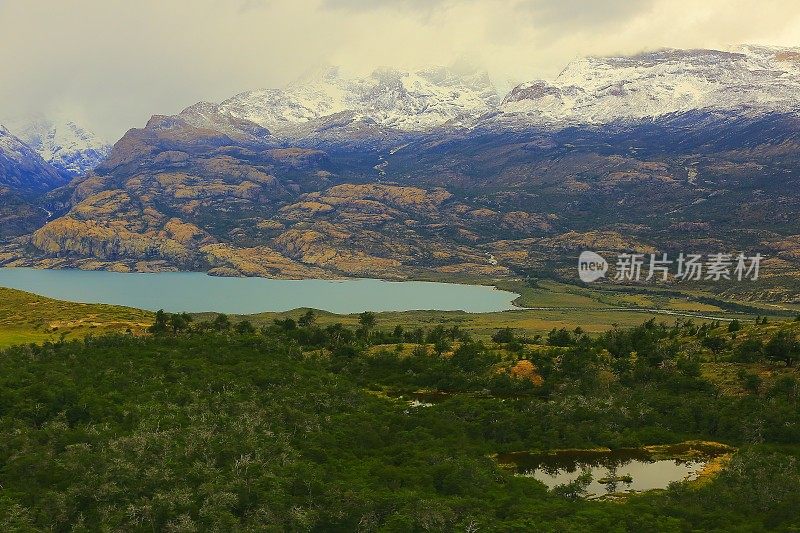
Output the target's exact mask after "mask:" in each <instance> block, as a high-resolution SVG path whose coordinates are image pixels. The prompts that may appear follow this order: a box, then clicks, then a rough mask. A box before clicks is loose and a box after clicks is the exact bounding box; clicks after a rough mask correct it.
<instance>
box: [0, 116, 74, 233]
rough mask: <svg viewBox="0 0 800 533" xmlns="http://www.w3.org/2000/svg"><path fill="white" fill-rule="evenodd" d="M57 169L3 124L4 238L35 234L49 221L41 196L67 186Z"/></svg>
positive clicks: (0, 185)
mask: <svg viewBox="0 0 800 533" xmlns="http://www.w3.org/2000/svg"><path fill="white" fill-rule="evenodd" d="M66 181H67V180H66V179H65V178H64V177H63V176H61V175H60V174H59V173H58V172H57V171H56V169H55V168H53V167H52V166H51V165H50V164H48V163H47V162H46V161H44V160H43V159H42V158H41V157H40V156H39V154H37V153H36V152H35V151H34V150H33V149H32V148H31V147H29V146H28V145H26V144H25V143H24V142H22V141H21V140H20V139H18V138H17V137H15V136H14V135H13V134H11V132H9V131H8V130H7V129H6V128H5V127H4V126H2V125H0V238H3V237H6V238H7V237H10V236H16V235H19V234H24V233H27V232H30V231H33V230H34V229H36V228H37V227H38V226H40V225H42V224H44V223H45V221H46V220H47V212H46V211H45V210H44V209H42V208H40V207H38V205H37V204H38V202H37V201H36V200H35V199H36V197H37V196H39V195H41V194H43V193H45V192H47V191H49V190H51V189H53V188H55V187H58V186H60V185H63V184H64V183H66Z"/></svg>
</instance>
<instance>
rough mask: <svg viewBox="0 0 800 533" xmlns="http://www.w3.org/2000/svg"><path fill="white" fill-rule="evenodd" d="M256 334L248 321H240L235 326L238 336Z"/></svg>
mask: <svg viewBox="0 0 800 533" xmlns="http://www.w3.org/2000/svg"><path fill="white" fill-rule="evenodd" d="M255 332H256V328H255V327H253V324H251V323H250V321H249V320H242V321H241V322H238V323H237V324H236V333H238V334H239V335H251V334H253V333H255Z"/></svg>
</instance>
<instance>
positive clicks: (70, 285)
mask: <svg viewBox="0 0 800 533" xmlns="http://www.w3.org/2000/svg"><path fill="white" fill-rule="evenodd" d="M0 287H9V288H12V289H20V290H23V291H28V292H32V293H35V294H39V295H42V296H48V297H50V298H56V299H58V300H66V301H70V302H85V303H107V304H116V305H126V306H129V307H137V308H140V309H149V310H153V311H156V310H158V309H164V310H165V311H169V312H181V311H186V312H190V313H196V312H203V311H217V312H220V313H232V314H249V313H259V312H263V311H288V310H290V309H296V308H298V307H312V308H314V309H322V310H325V311H330V312H333V313H360V312H362V311H412V310H437V311H457V310H460V311H468V312H472V313H483V312H490V311H504V310H508V309H514V306H513V305H512V304H511V302H512V300H514V298H516V297H517V295H516V294H514V293H512V292H507V291H501V290H498V289H495V288H494V287H488V286H482V285H459V284H454V283H433V282H424V281H401V282H392V281H383V280H377V279H348V280H336V281H332V280H320V279H304V280H282V279H266V278H220V277H214V276H208V275H206V274H203V273H200V272H161V273H155V274H122V273H117V272H95V271H84V270H38V269H33V268H0Z"/></svg>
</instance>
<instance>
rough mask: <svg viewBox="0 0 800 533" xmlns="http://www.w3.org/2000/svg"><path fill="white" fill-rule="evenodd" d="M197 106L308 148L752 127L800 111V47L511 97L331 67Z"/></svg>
mask: <svg viewBox="0 0 800 533" xmlns="http://www.w3.org/2000/svg"><path fill="white" fill-rule="evenodd" d="M198 106H202V107H203V108H204V109H205V110H206V114H205V117H204V118H205V120H206V121H205V124H204V125H205V126H206V127H209V128H212V129H218V130H220V131H225V132H226V133H228V134H230V132H231V128H230V124H225V123H226V122H230V121H231V119H236V120H238V121H244V122H243V123H247V124H250V125H251V127H252V125H253V124H255V125H258V126H261V127H263V128H265V129H266V130H267V131H268V132H269V134H270V136H266V135H264V136H263V139H264V140H269V139H271V140H273V141H276V140H277V141H280V140H283V141H287V140H288V141H294V142H301V143H303V144H313V142H314V141H315V140H325V141H331V140H333V141H334V142H335V141H336V140H337V138H338V140H340V141H346V140H348V139H364V138H367V139H368V138H370V137H373V138H376V139H380V138H381V137H386V136H387V135H389V136H390V137H391V138H400V137H404V136H408V135H414V134H428V133H435V132H439V133H441V132H442V131H448V130H470V129H504V128H505V129H508V128H510V129H520V128H523V129H524V128H527V127H549V128H559V127H568V126H571V125H604V124H609V123H614V122H619V121H643V120H652V119H658V118H660V117H666V116H668V115H675V114H682V113H689V112H693V111H707V112H717V113H720V112H721V113H726V114H731V115H738V116H744V117H750V118H752V117H757V116H762V115H764V114H767V113H771V112H781V113H797V112H798V111H799V110H800V47H798V48H781V47H764V46H752V45H743V46H738V47H736V48H733V49H731V50H730V51H719V50H679V49H664V50H658V51H654V52H647V53H642V54H637V55H631V56H613V57H586V58H582V59H577V60H575V61H572V62H570V63H569V64H568V65H567V66H566V67H565V68H564V69H563V70H562V71H561V73H560V74H559V75H558V76H557V77H556V78H555V79H554V80H534V81H531V82H527V83H523V84H520V85H518V86H516V87H514V88H513V89H512V90H511V91H510V92H509V93H508V94H506V95H505V96H504V97H501V95H500V94H499V93H498V91H497V89H496V87H495V86H494V85H493V84H492V81H491V80H490V78H489V76H488V75H487V74H486V73H485V72H481V71H470V72H457V71H455V70H452V69H448V68H444V67H440V68H432V69H426V70H421V71H417V72H409V71H399V70H394V69H378V70H376V71H374V72H373V73H372V74H370V75H368V76H364V77H348V76H347V75H345V74H344V73H343V71H341V69H338V68H330V69H327V70H324V71H322V72H320V73H317V74H316V75H312V76H308V77H306V78H304V79H302V80H299V81H297V82H295V83H292V84H290V85H288V86H287V87H285V88H283V89H261V90H255V91H248V92H244V93H241V94H238V95H236V96H234V97H232V98H229V99H228V100H225V101H223V102H222V103H220V104H211V103H205V102H204V103H200V104H196V105H195V106H191V107H189V108H187V109H186V110H184V112H182V113H181V116H187V114H188V115H191V114H194V111H193V110H195V108H197V107H198ZM212 110H213V111H212ZM223 127H225V128H227V129H226V130H223V129H222V128H223Z"/></svg>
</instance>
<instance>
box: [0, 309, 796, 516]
mask: <svg viewBox="0 0 800 533" xmlns="http://www.w3.org/2000/svg"><path fill="white" fill-rule="evenodd" d="M798 331H800V321H790V320H787V321H785V322H767V320H766V319H758V320H756V321H755V323H746V324H745V323H740V322H739V321H732V322H729V323H719V322H701V323H695V322H693V321H692V320H685V319H678V320H677V321H676V322H675V323H673V324H666V323H659V322H656V321H655V320H649V321H647V322H644V323H643V324H641V325H639V326H637V327H634V328H628V329H623V328H613V329H611V330H610V331H608V332H605V333H602V334H598V335H588V334H586V333H585V332H584V331H583V330H582V329H581V328H580V327H578V328H575V329H574V330H568V329H557V330H556V329H554V330H552V331H551V332H550V333H549V334H547V335H544V336H536V337H533V338H528V337H526V336H524V335H520V334H519V333H518V332H516V331H514V330H512V329H508V328H505V329H499V330H497V331H496V332H495V333H494V335H492V337H491V339H483V338H473V336H472V335H471V334H469V333H468V332H465V331H462V330H460V329H459V328H458V327H457V326H456V327H452V326H447V325H433V324H432V325H431V326H430V327H428V328H409V329H406V328H403V327H402V326H395V327H393V328H390V329H384V328H382V327H381V324H380V323H379V321H378V320H377V319H376V315H374V314H372V313H363V314H362V315H360V317H359V320H358V325H357V326H355V327H350V326H344V325H341V324H328V325H326V326H324V327H323V326H321V325H318V324H317V317H316V315H315V313H314V311H307V312H305V314H302V315H301V316H299V318H298V319H293V318H281V319H278V320H275V321H273V322H272V323H271V324H268V325H264V326H261V327H256V326H254V325H253V324H251V323H250V322H248V321H247V320H237V319H232V318H230V317H227V316H225V315H216V316H215V317H214V318H213V319H208V320H200V319H198V317H194V316H192V315H186V314H169V313H164V312H159V313H157V314H156V316H155V321H154V323H153V325H152V326H151V327H150V328H149V331H148V333H147V334H146V335H134V334H131V333H128V334H113V333H110V334H102V335H98V336H87V337H86V338H84V339H81V340H66V339H62V340H60V341H58V342H46V343H44V344H27V345H17V346H14V347H11V348H8V349H5V350H4V351H2V352H1V353H0V431H2V435H3V438H2V439H0V529H2V530H3V531H96V530H119V531H175V532H178V531H186V532H188V531H386V532H390V531H392V532H395V531H396V532H407V531H469V532H476V531H509V532H510V531H553V532H555V531H559V532H563V531H576V532H577V531H637V532H640V531H654V532H655V531H658V532H664V531H797V530H798V528H800V511H798V509H800V490H798V487H799V486H800V462H798V459H800V445H799V443H800V379H798V374H797V371H796V367H797V364H796V362H797V359H798V358H800V342H798ZM419 391H427V392H436V393H438V394H439V395H440V396H441V397H440V398H439V399H438V400H437V401H436V402H435V403H430V404H426V405H425V406H421V407H420V406H414V405H412V404H410V402H409V401H407V398H408V395H409V394H413V393H415V392H419ZM687 440H704V441H714V442H720V443H724V444H726V445H728V446H732V447H734V448H735V449H736V452H735V453H734V454H733V455H732V457H731V458H730V460H729V461H728V462H727V463H726V464H725V465H724V467H723V468H722V469H721V470H720V471H719V472H717V473H715V474H714V475H713V476H709V477H707V478H703V479H701V480H697V481H695V482H683V483H673V484H671V485H669V486H668V487H667V488H665V489H663V490H655V491H647V492H642V493H637V494H628V495H626V496H625V497H624V498H622V499H616V500H609V499H588V498H586V497H585V496H586V495H585V493H584V492H583V487H582V485H581V483H573V484H571V485H570V486H559V487H556V488H555V489H548V488H547V487H546V486H545V485H544V484H542V483H540V482H539V481H536V480H534V479H531V478H527V477H524V476H517V475H514V473H513V472H510V471H509V470H508V469H507V468H503V467H502V466H501V465H499V464H498V463H497V462H496V461H495V460H494V457H495V454H498V453H503V452H513V451H520V450H553V449H590V448H596V447H607V448H611V449H619V448H631V447H637V446H643V445H653V444H669V443H678V442H682V441H687Z"/></svg>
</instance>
